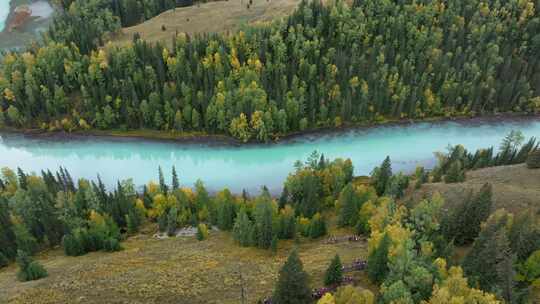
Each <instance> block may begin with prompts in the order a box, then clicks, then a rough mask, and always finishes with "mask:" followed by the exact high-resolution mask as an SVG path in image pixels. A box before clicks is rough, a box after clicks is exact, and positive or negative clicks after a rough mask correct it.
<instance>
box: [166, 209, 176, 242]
mask: <svg viewBox="0 0 540 304" xmlns="http://www.w3.org/2000/svg"><path fill="white" fill-rule="evenodd" d="M176 228H178V210H177V209H176V208H171V210H169V214H168V216H167V234H168V235H169V236H173V235H175V234H176Z"/></svg>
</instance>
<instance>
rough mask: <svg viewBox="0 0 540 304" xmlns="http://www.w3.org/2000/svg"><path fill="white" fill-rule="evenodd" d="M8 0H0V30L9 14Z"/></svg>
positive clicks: (2, 28)
mask: <svg viewBox="0 0 540 304" xmlns="http://www.w3.org/2000/svg"><path fill="white" fill-rule="evenodd" d="M9 2H10V0H0V32H1V31H3V30H4V27H5V26H6V19H7V17H8V15H9Z"/></svg>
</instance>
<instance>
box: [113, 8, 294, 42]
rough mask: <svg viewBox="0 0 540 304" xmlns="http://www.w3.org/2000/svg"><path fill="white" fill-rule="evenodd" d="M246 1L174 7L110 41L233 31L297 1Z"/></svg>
mask: <svg viewBox="0 0 540 304" xmlns="http://www.w3.org/2000/svg"><path fill="white" fill-rule="evenodd" d="M248 3H249V0H228V1H217V2H208V3H201V4H196V5H194V6H191V7H184V8H176V9H174V10H169V11H166V12H164V13H162V14H160V15H159V16H156V17H154V18H152V19H150V20H148V21H146V22H144V23H141V24H139V25H136V26H133V27H128V28H124V29H122V30H121V33H119V34H118V36H117V37H114V38H113V41H114V42H116V43H125V42H127V41H131V39H132V38H133V35H134V34H135V33H139V34H141V37H142V38H143V39H145V40H147V41H150V42H155V41H165V42H167V43H168V42H170V40H171V38H172V37H173V36H174V35H175V33H176V32H185V33H188V34H201V33H213V32H226V31H234V30H236V29H238V28H239V27H240V26H242V25H244V24H254V23H260V22H268V21H272V20H276V19H278V18H281V17H284V16H287V15H288V14H289V13H290V12H292V11H293V10H294V9H295V8H296V7H297V5H298V4H299V3H300V0H268V1H267V0H254V1H253V4H252V5H251V6H250V8H249V9H248V8H247V4H248ZM163 25H164V26H165V28H166V30H165V31H164V30H163V29H162V26H163Z"/></svg>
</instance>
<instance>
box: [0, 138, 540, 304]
mask: <svg viewBox="0 0 540 304" xmlns="http://www.w3.org/2000/svg"><path fill="white" fill-rule="evenodd" d="M493 150H494V149H493V148H491V149H485V150H479V151H477V152H476V153H469V152H467V151H466V150H465V149H464V148H463V147H462V146H459V145H458V146H455V147H450V148H449V150H448V152H447V153H440V157H439V163H438V165H437V166H436V168H435V169H434V170H431V171H427V170H425V169H424V168H421V167H419V168H418V169H417V170H416V172H415V173H413V174H411V175H405V174H402V173H397V174H395V173H393V171H392V163H391V160H390V159H389V158H386V159H385V160H384V161H383V162H382V163H381V165H380V166H379V167H376V168H375V169H374V170H373V171H372V174H371V176H370V178H369V180H368V181H367V182H366V181H365V180H362V179H360V180H359V179H357V178H356V177H354V175H353V169H354V168H353V164H352V163H351V161H350V160H343V159H335V160H329V159H327V158H325V157H324V155H322V154H319V153H317V152H313V153H312V154H311V156H310V157H309V158H308V159H307V160H306V161H304V162H302V161H297V162H296V164H295V170H294V171H293V172H291V173H290V174H289V176H288V178H287V179H286V181H285V182H284V185H283V192H282V194H281V195H280V196H279V197H272V196H271V195H270V193H269V192H268V190H267V189H266V188H265V187H264V186H263V188H262V190H261V192H260V194H259V195H256V196H251V195H249V193H247V192H243V193H242V194H239V195H235V194H232V193H231V192H230V191H229V190H227V189H223V190H221V191H219V192H216V193H209V191H208V190H207V189H206V188H205V186H204V184H203V182H201V181H198V182H197V183H196V184H195V185H194V187H193V188H189V187H185V186H184V185H182V184H181V177H180V176H179V174H178V173H177V171H176V168H174V167H173V170H172V176H171V177H170V179H169V178H165V176H164V175H163V172H162V169H161V168H159V170H158V173H159V174H158V182H150V183H148V184H147V185H145V186H144V187H142V188H140V189H136V187H135V185H134V184H133V183H132V182H131V181H130V180H125V181H119V182H118V184H117V185H116V187H114V189H111V190H107V189H106V187H105V185H104V184H103V183H102V182H101V179H100V178H99V177H98V178H97V180H96V181H89V180H85V179H80V180H78V181H77V182H75V181H74V180H73V178H72V177H71V176H70V174H69V172H68V171H67V170H65V169H64V168H60V169H59V171H58V172H56V173H52V172H50V171H42V172H41V174H40V175H36V174H34V173H30V174H29V173H25V172H23V171H22V170H20V169H17V170H16V171H13V170H10V169H8V168H4V169H2V175H1V177H0V228H1V229H0V245H1V246H0V266H7V265H8V264H10V263H11V261H13V260H15V259H16V261H17V263H18V265H19V268H20V271H19V275H18V277H19V280H21V281H27V280H35V279H39V278H41V277H43V276H47V271H46V269H45V268H43V266H42V265H41V264H39V263H38V262H36V261H33V260H32V255H34V254H35V253H37V252H39V251H41V250H44V249H47V248H52V247H54V246H58V245H59V246H61V247H62V248H63V250H64V253H65V254H66V255H68V256H80V255H84V254H86V253H88V252H92V251H118V250H122V244H121V242H122V241H123V240H124V239H125V238H127V237H129V236H133V235H135V234H137V233H138V231H139V229H140V227H142V226H144V225H155V227H156V229H158V230H159V231H161V232H163V233H164V234H168V235H170V236H175V235H176V232H177V230H178V229H180V228H182V227H197V235H196V237H197V239H199V240H200V241H202V240H205V239H207V238H208V236H209V230H210V229H216V228H217V229H219V230H222V231H228V232H230V235H231V237H232V238H233V239H234V240H235V242H236V243H237V244H238V246H250V247H258V248H261V249H263V250H269V251H271V252H275V251H276V250H277V244H278V242H280V241H281V240H287V239H291V240H295V242H302V241H310V240H316V239H319V238H321V237H322V236H324V235H326V233H327V223H328V219H329V217H330V216H332V214H333V215H335V216H336V217H337V223H338V225H339V226H340V227H349V229H351V230H353V231H355V233H356V234H357V235H363V236H366V237H367V246H368V256H367V263H366V267H367V274H368V277H369V279H370V281H371V282H373V283H374V284H377V285H378V286H380V288H379V289H380V294H379V295H378V296H377V301H378V302H377V303H396V301H398V302H399V303H433V304H435V303H453V301H457V300H458V299H460V298H463V299H464V300H465V302H464V303H500V302H506V303H533V302H530V301H532V300H533V299H534V298H535V297H537V296H538V295H539V294H540V290H538V284H539V283H540V222H539V221H538V219H539V218H540V213H539V211H538V210H536V209H534V210H533V209H527V210H522V212H520V213H518V214H511V213H509V212H507V211H505V210H504V209H498V210H495V209H494V206H493V201H492V191H493V189H492V186H491V185H490V184H485V185H483V186H482V187H481V189H480V190H479V191H477V192H474V193H473V192H471V193H470V194H469V195H468V198H467V199H466V200H465V201H462V202H461V203H460V204H459V205H458V206H457V207H456V208H453V209H452V210H451V211H450V212H448V211H447V210H446V209H445V208H444V199H443V198H442V197H441V196H440V195H439V194H437V193H435V194H433V195H432V196H431V197H427V198H425V199H423V200H421V201H414V202H412V201H404V200H403V199H402V198H403V194H404V192H405V191H407V189H411V187H412V188H413V189H414V188H418V187H420V186H421V185H422V184H423V183H427V182H434V181H436V180H435V179H440V180H444V182H446V183H455V182H459V181H462V180H463V178H465V174H464V171H465V170H467V169H466V168H472V167H471V165H470V164H471V162H470V161H468V159H469V156H470V155H480V156H477V157H476V163H482V164H484V166H502V165H510V164H517V163H523V162H526V164H527V166H528V167H529V168H530V169H534V168H540V149H539V147H538V143H537V142H536V141H535V139H534V138H532V139H530V140H529V141H527V142H525V141H524V139H523V136H520V134H519V133H518V132H512V133H510V134H509V135H508V136H507V137H506V138H505V140H504V141H503V143H502V145H501V147H500V149H499V152H498V153H497V154H495V155H491V154H489V153H486V151H493ZM523 151H527V152H526V155H527V157H525V158H520V157H518V156H519V155H521V154H523V153H525V152H523ZM495 160H496V161H495ZM456 163H457V164H458V165H455V164H456ZM462 163H465V164H462ZM466 164H467V165H466ZM445 167H449V168H456V167H457V168H458V169H459V170H458V169H448V170H443V169H442V168H445ZM460 170H462V171H460ZM441 172H442V173H441ZM438 176H439V177H438ZM168 180H170V182H168ZM463 246H467V247H470V250H469V251H468V253H467V254H466V255H465V256H464V257H463V259H461V260H458V261H457V262H456V259H455V258H453V257H454V254H455V249H456V248H457V247H463ZM342 269H343V268H342V267H341V262H340V260H339V256H336V258H335V259H334V260H333V261H332V262H331V263H330V266H329V268H328V271H327V273H326V276H325V283H326V284H327V286H329V287H327V288H329V289H325V290H332V289H331V288H334V289H333V290H334V291H336V288H337V286H339V285H340V284H341V283H342V282H343V281H344V276H343V273H342V271H343V270H342ZM494 270H495V271H494ZM307 277H308V274H307V273H305V272H304V271H303V269H302V263H301V260H300V259H299V257H298V254H297V252H296V251H295V250H293V251H292V253H291V256H290V257H289V259H288V260H287V262H286V263H285V264H284V266H283V268H282V270H281V271H280V275H279V278H278V280H277V282H276V285H275V290H274V294H273V295H272V296H271V298H269V299H266V301H272V303H312V302H313V301H314V299H313V296H312V294H311V292H310V289H309V282H308V280H307ZM357 293H358V290H356V289H354V290H351V288H350V286H349V287H347V286H342V287H339V288H337V291H336V292H335V293H334V295H331V294H330V293H328V294H327V295H324V296H323V297H322V298H321V299H320V300H319V303H321V304H322V303H375V302H374V299H375V296H374V295H373V294H372V293H371V292H369V291H368V290H365V291H364V292H362V293H358V294H357ZM270 299H271V300H270ZM347 299H349V300H351V299H354V301H356V302H349V300H347ZM351 301H352V300H351ZM267 303H268V302H267Z"/></svg>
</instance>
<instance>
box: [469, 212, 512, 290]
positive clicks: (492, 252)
mask: <svg viewBox="0 0 540 304" xmlns="http://www.w3.org/2000/svg"><path fill="white" fill-rule="evenodd" d="M510 222H511V215H509V214H508V213H506V211H504V210H499V211H497V212H495V213H494V214H493V215H491V216H490V218H489V219H488V220H487V222H486V223H485V226H484V228H483V229H482V231H481V232H480V234H479V235H478V238H476V239H475V241H474V243H473V246H472V248H471V250H470V251H469V253H468V254H467V255H466V256H465V258H464V260H463V270H464V271H465V273H466V274H467V277H469V278H470V279H471V280H472V282H473V284H475V283H476V284H478V285H479V286H480V288H482V289H483V290H488V291H495V290H501V291H502V293H503V297H509V298H513V282H510V281H508V280H507V278H506V277H507V276H511V277H513V276H514V273H513V272H514V271H513V268H512V267H509V265H512V264H513V261H514V255H513V253H512V252H511V249H510V244H509V240H508V235H507V228H508V226H509V223H510ZM510 300H511V299H510Z"/></svg>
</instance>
